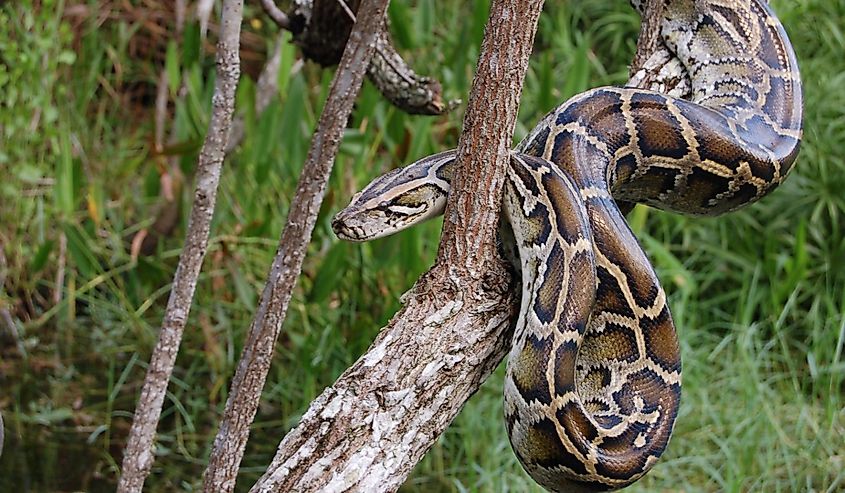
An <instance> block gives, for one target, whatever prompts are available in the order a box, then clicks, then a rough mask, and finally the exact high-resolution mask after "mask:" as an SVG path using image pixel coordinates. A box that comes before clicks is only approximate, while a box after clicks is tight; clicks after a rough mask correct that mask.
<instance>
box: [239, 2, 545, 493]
mask: <svg viewBox="0 0 845 493" xmlns="http://www.w3.org/2000/svg"><path fill="white" fill-rule="evenodd" d="M542 5H543V1H542V0H531V1H524V0H494V1H493V4H492V6H491V12H490V19H489V21H488V24H487V28H486V30H485V36H484V41H483V43H482V48H481V56H480V59H479V62H478V68H477V73H476V77H475V78H474V80H473V86H472V91H471V94H470V101H469V106H468V108H467V113H466V117H465V120H464V130H463V132H462V134H461V138H460V141H459V146H458V147H459V156H460V158H461V161H462V165H461V166H460V167H459V168H458V170H459V171H458V172H457V175H456V177H455V179H454V181H453V189H452V193H451V194H450V197H449V202H448V205H447V208H446V213H445V217H446V219H445V222H444V232H443V237H442V239H441V247H440V250H439V253H438V259H437V262H436V264H435V266H434V267H433V268H432V269H431V270H430V271H429V272H428V273H426V274H425V275H424V276H423V277H422V278H421V279H420V280H419V281H418V282H417V284H416V285H415V286H414V288H413V289H412V290H411V291H410V292H409V293H408V295H406V299H405V300H404V301H405V306H404V308H403V309H402V310H401V311H400V312H399V313H398V314H397V315H396V316H395V317H394V318H393V320H391V322H390V324H389V325H388V326H387V327H386V328H384V329H383V330H382V332H381V333H380V334H379V336H378V337H377V338H376V340H375V342H374V343H373V345H372V346H371V347H370V349H369V350H368V351H367V353H366V354H365V355H364V356H363V357H361V358H360V359H359V360H358V361H357V362H356V363H355V364H354V365H353V366H352V367H351V368H349V369H348V370H347V371H346V372H344V374H343V375H341V377H340V378H339V379H338V380H337V381H336V382H335V384H334V385H333V386H331V387H329V388H328V389H326V390H325V391H324V392H323V393H322V394H321V395H320V396H319V397H318V398H317V399H316V400H315V401H314V402H313V403H312V404H311V406H310V408H309V409H308V411H307V412H306V413H305V415H304V416H303V418H302V420H301V421H300V423H299V425H298V426H297V427H296V428H295V429H294V430H292V431H291V432H290V433H289V434H288V435H287V436H286V437H285V438H284V440H282V442H281V443H280V445H279V449H278V452H277V454H276V457H275V458H274V459H273V461H272V463H271V465H270V466H269V468H268V470H267V473H266V474H265V475H264V476H263V477H262V478H261V479H260V480H259V481H258V482H257V483H256V484H255V486H253V488H252V491H255V492H259V491H260V492H264V491H298V492H306V491H325V492H334V491H338V492H339V491H395V490H396V489H398V488H399V486H400V485H401V484H402V482H403V481H404V480H405V478H406V477H407V476H408V474H409V473H410V472H411V470H412V469H413V467H414V465H415V464H416V463H417V462H418V461H419V460H420V458H422V456H423V454H424V453H425V452H426V451H427V450H428V449H429V448H430V447H431V445H432V444H433V443H434V441H435V440H436V439H437V437H438V436H440V434H441V433H442V432H443V430H444V429H445V428H446V426H448V424H449V423H450V422H451V421H452V419H453V418H454V417H455V416H456V415H457V413H458V412H459V411H460V409H461V407H462V406H463V404H464V402H465V401H466V400H467V399H468V398H469V396H470V395H472V394H473V393H474V392H475V391H476V390H477V389H478V386H479V385H480V384H481V382H483V381H484V379H485V378H486V377H487V376H488V375H489V374H490V373H491V372H492V371H493V369H494V368H495V367H496V366H497V365H498V364H499V362H500V361H501V359H502V358H503V357H504V355H505V354H506V352H507V347H508V345H509V342H510V337H511V330H510V323H509V321H510V319H511V318H512V315H513V314H514V311H515V309H516V305H517V303H516V302H517V296H516V293H515V290H514V289H513V286H511V282H510V281H511V276H510V274H509V273H508V271H507V269H506V268H505V266H504V264H503V262H502V260H501V259H500V258H499V256H498V253H497V251H496V247H495V244H496V242H495V235H496V230H497V226H498V212H499V207H500V201H501V193H502V187H503V182H504V172H505V167H506V164H507V160H508V156H509V149H510V147H511V139H512V135H513V129H514V125H515V122H516V116H517V109H518V105H519V98H520V95H521V91H522V82H523V78H524V76H525V72H526V69H527V66H528V58H529V55H530V53H531V47H532V43H533V38H534V33H535V31H536V26H537V19H538V18H539V15H540V11H541V9H542Z"/></svg>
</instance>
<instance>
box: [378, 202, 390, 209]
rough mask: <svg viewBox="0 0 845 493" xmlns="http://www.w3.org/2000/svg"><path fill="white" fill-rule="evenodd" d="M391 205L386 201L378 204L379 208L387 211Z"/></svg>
mask: <svg viewBox="0 0 845 493" xmlns="http://www.w3.org/2000/svg"><path fill="white" fill-rule="evenodd" d="M389 205H390V202H388V201H386V200H382V201H381V202H379V204H378V206H379V208H380V209H387V207H388V206H389Z"/></svg>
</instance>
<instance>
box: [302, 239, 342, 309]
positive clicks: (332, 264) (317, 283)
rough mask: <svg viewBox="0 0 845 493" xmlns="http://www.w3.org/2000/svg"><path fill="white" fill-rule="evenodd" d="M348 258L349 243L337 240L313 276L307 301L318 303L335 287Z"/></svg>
mask: <svg viewBox="0 0 845 493" xmlns="http://www.w3.org/2000/svg"><path fill="white" fill-rule="evenodd" d="M348 259H349V244H348V243H346V242H343V241H338V242H337V243H335V244H334V245H332V247H331V248H330V249H329V252H328V253H327V254H326V257H325V258H324V259H323V262H322V265H320V270H319V271H318V272H317V276H316V277H315V278H314V284H313V285H312V286H311V291H310V292H309V293H308V302H309V303H320V302H322V301H325V299H326V298H328V297H329V295H330V294H331V293H332V292H333V291H334V290H335V288H337V284H338V281H339V280H340V279H341V278H342V277H343V274H344V273H345V272H346V266H347V264H348Z"/></svg>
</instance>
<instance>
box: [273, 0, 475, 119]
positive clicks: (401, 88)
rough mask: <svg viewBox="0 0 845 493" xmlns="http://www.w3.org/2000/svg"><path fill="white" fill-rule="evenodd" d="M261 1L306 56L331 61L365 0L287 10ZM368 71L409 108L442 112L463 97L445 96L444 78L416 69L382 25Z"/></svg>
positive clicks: (310, 0) (320, 1)
mask: <svg viewBox="0 0 845 493" xmlns="http://www.w3.org/2000/svg"><path fill="white" fill-rule="evenodd" d="M261 3H262V5H263V6H264V10H265V12H266V13H267V15H268V16H269V17H270V18H271V19H273V20H274V22H276V24H277V25H278V26H279V27H281V28H282V29H286V30H289V31H291V32H292V33H293V35H294V42H295V43H296V44H297V45H299V47H300V48H301V49H302V52H303V54H304V55H305V56H306V57H307V58H308V59H310V60H313V61H315V62H317V63H319V64H320V65H323V66H330V65H334V64H336V63H337V62H338V61H339V60H340V55H341V53H342V51H343V48H344V46H346V41H347V38H348V36H349V32H350V31H351V29H352V23H353V22H354V20H355V11H357V10H358V6H359V4H360V3H361V2H360V1H359V0H348V1H347V0H297V1H296V2H293V5H292V7H291V11H290V13H289V14H287V15H286V14H284V13H282V12H281V11H280V10H279V8H278V7H277V6H276V4H275V2H274V1H273V0H261ZM279 14H281V16H280V15H279ZM282 16H283V17H282ZM367 76H368V77H369V79H370V81H371V82H372V83H373V84H374V85H375V86H376V87H377V88H378V90H379V91H380V92H381V93H382V95H383V96H384V97H385V98H386V99H387V100H388V101H390V102H391V103H392V104H393V105H394V106H396V107H397V108H399V109H401V110H402V111H404V112H406V113H410V114H419V115H440V114H443V113H446V112H448V111H451V110H452V109H453V108H454V107H455V106H457V105H458V104H459V103H460V101H449V102H444V101H443V99H442V92H443V90H442V87H441V85H440V82H438V81H437V80H435V79H433V78H430V77H425V76H422V75H419V74H417V73H416V72H414V70H413V69H412V68H411V67H410V66H409V65H408V63H407V62H405V60H404V59H403V58H402V56H401V55H400V54H399V53H398V52H397V51H396V48H395V47H394V46H393V44H392V43H391V40H390V34H389V31H388V30H387V29H384V28H383V29H381V30H380V35H379V37H378V38H377V40H376V55H375V56H374V57H373V58H372V61H371V63H370V65H369V67H368V68H367Z"/></svg>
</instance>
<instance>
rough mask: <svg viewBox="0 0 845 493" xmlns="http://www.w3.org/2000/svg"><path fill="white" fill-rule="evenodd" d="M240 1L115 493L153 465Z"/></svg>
mask: <svg viewBox="0 0 845 493" xmlns="http://www.w3.org/2000/svg"><path fill="white" fill-rule="evenodd" d="M242 14H243V1H242V0H225V1H224V2H223V11H222V15H221V26H220V39H219V41H218V44H217V82H216V84H215V88H214V95H213V97H212V114H211V121H210V124H209V128H208V133H207V134H206V137H205V142H204V143H203V146H202V150H201V152H200V156H199V161H198V164H197V173H196V178H195V179H196V190H195V193H194V202H193V206H192V208H191V215H190V219H189V222H188V231H187V234H186V238H185V246H184V248H183V250H182V254H181V255H180V256H179V265H178V267H177V268H176V274H175V275H174V278H173V288H172V290H171V292H170V298H169V300H168V302H167V308H166V311H165V315H164V320H163V322H162V325H161V330H160V332H159V338H158V342H157V343H156V346H155V349H154V350H153V354H152V358H151V360H150V365H149V368H148V370H147V375H146V378H145V379H144V386H143V388H142V389H141V396H140V398H139V399H138V405H137V407H136V409H135V417H134V419H133V421H132V429H131V430H130V432H129V440H128V443H127V445H126V449H125V450H124V452H123V454H124V455H123V466H122V472H121V477H120V481H119V483H118V491H119V492H136V491H141V488H142V487H143V485H144V480H145V479H146V477H147V475H148V474H149V472H150V469H151V467H152V464H153V459H154V453H153V440H154V437H155V431H156V427H157V425H158V420H159V417H160V415H161V406H162V403H163V402H164V396H165V392H166V390H167V384H168V382H169V380H170V375H171V373H172V372H173V365H174V363H175V361H176V354H177V353H178V351H179V344H180V342H181V340H182V333H183V331H184V328H185V323H186V322H187V319H188V313H189V312H190V309H191V302H192V300H193V297H194V290H195V288H196V284H197V277H198V276H199V272H200V268H201V267H202V261H203V258H204V257H205V252H206V248H207V246H208V233H209V229H210V225H211V217H212V215H213V213H214V205H215V202H216V198H217V184H218V182H219V180H220V170H221V168H222V164H223V157H224V151H225V148H226V141H227V139H228V137H229V127H230V124H231V121H232V113H233V111H234V104H235V89H236V88H237V84H238V79H239V77H240V60H239V58H238V56H239V55H238V48H239V44H240V31H241V19H242Z"/></svg>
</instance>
